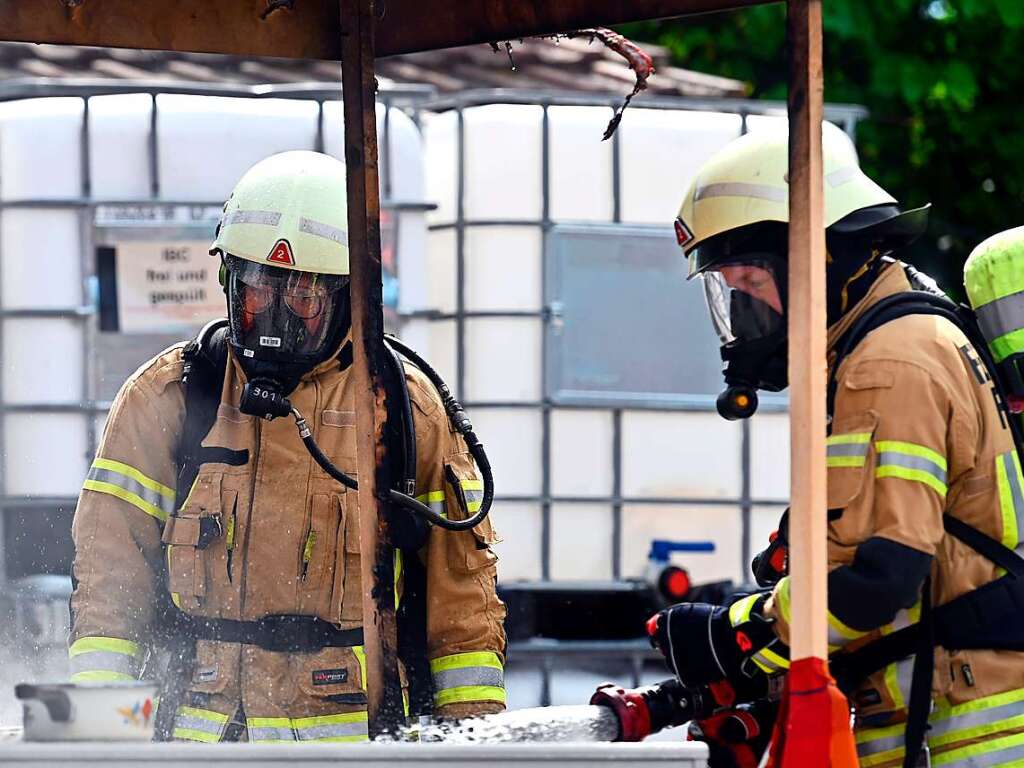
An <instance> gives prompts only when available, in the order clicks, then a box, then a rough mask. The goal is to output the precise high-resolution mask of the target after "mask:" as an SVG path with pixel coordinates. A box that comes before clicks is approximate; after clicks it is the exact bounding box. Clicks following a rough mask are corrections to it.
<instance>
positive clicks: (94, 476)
mask: <svg viewBox="0 0 1024 768" xmlns="http://www.w3.org/2000/svg"><path fill="white" fill-rule="evenodd" d="M86 478H87V479H89V480H96V481H99V482H101V483H110V484H111V485H116V486H118V487H119V488H124V489H125V490H126V491H131V492H132V493H134V494H135V495H136V496H138V497H139V498H140V499H142V500H143V501H146V502H148V503H150V504H152V505H153V506H154V507H158V508H159V509H160V510H161V511H163V512H164V513H166V514H168V515H170V514H171V513H172V512H174V500H173V499H169V498H167V497H166V496H164V495H163V494H161V493H160V492H159V491H153V490H150V489H149V488H147V487H146V486H144V485H143V484H142V483H140V482H139V481H138V480H133V479H132V478H130V477H128V476H127V475H122V474H121V473H119V472H114V471H113V470H110V469H100V468H99V467H93V468H92V469H90V470H89V474H88V475H86Z"/></svg>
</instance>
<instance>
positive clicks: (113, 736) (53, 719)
mask: <svg viewBox="0 0 1024 768" xmlns="http://www.w3.org/2000/svg"><path fill="white" fill-rule="evenodd" d="M156 688H157V687H156V684H155V683H146V682H137V683H127V682H126V683H50V684H39V685H31V684H27V683H23V684H21V685H18V686H16V687H15V689H14V694H15V696H17V698H19V699H21V702H22V706H23V707H24V713H25V720H24V723H25V724H24V727H25V732H24V738H25V741H151V740H152V738H153V726H154V720H155V715H156V694H157V690H156Z"/></svg>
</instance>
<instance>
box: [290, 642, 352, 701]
mask: <svg viewBox="0 0 1024 768" xmlns="http://www.w3.org/2000/svg"><path fill="white" fill-rule="evenodd" d="M361 650H362V649H360V651H361ZM292 664H293V666H292V669H293V670H294V674H295V676H296V682H297V683H298V686H299V690H301V691H302V692H303V693H305V694H306V695H307V696H313V697H316V698H323V699H326V698H329V699H330V700H331V701H333V702H336V703H338V704H350V705H361V706H365V705H366V692H365V691H364V690H363V671H362V662H361V661H360V656H359V655H358V654H357V653H356V651H355V650H354V649H353V648H323V649H321V650H319V651H315V652H313V653H299V654H295V655H294V656H293V657H292Z"/></svg>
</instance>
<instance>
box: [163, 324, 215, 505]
mask: <svg viewBox="0 0 1024 768" xmlns="http://www.w3.org/2000/svg"><path fill="white" fill-rule="evenodd" d="M227 326H228V321H227V320H224V319H223V318H221V319H218V320H213V321H211V322H209V323H207V324H206V325H205V326H203V329H202V330H201V331H199V333H198V334H197V335H196V337H195V338H194V339H192V340H191V341H190V342H188V344H186V345H185V348H184V350H183V351H182V359H183V360H184V364H185V366H184V371H183V374H182V379H181V383H182V386H183V388H184V392H185V420H184V422H183V423H182V430H181V439H180V441H179V443H178V450H177V457H176V458H177V462H176V463H177V466H178V478H177V487H176V489H175V490H176V491H177V503H178V505H179V506H180V505H181V504H182V503H183V502H184V501H185V498H186V497H187V496H188V492H189V490H191V488H192V483H193V482H194V481H195V478H196V474H198V472H199V464H200V462H199V455H200V444H201V443H202V441H203V438H204V437H206V434H207V433H208V432H209V431H210V427H212V426H213V423H214V422H215V421H216V420H217V408H218V406H219V405H220V395H221V387H222V385H223V383H224V372H225V371H226V369H227V361H228V341H227V335H228V329H227Z"/></svg>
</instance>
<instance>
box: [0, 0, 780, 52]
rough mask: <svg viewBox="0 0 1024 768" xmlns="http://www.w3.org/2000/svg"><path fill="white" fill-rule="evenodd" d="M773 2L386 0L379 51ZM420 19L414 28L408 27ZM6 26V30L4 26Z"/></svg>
mask: <svg viewBox="0 0 1024 768" xmlns="http://www.w3.org/2000/svg"><path fill="white" fill-rule="evenodd" d="M771 1H772V0H533V2H524V0H487V1H486V2H477V3H473V2H452V0H388V3H387V6H388V7H387V15H386V16H385V17H384V18H383V19H382V20H381V22H380V25H379V28H378V31H377V42H378V46H377V53H378V55H379V56H390V55H393V54H398V53H413V52H415V51H428V50H434V49H436V48H451V47H453V46H456V45H471V44H473V43H487V42H491V41H498V40H515V39H518V38H520V37H533V36H534V35H549V34H553V33H555V32H566V31H569V30H574V29H582V28H586V27H607V26H612V25H614V24H625V23H627V22H630V21H643V20H648V19H666V18H672V17H675V16H685V15H688V14H693V13H707V12H709V11H721V10H729V9H734V8H742V7H744V6H749V5H759V4H764V3H766V2H771ZM413 19H416V22H417V23H416V24H415V26H414V25H413V24H411V23H407V22H409V21H411V20H413ZM0 28H2V27H0Z"/></svg>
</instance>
